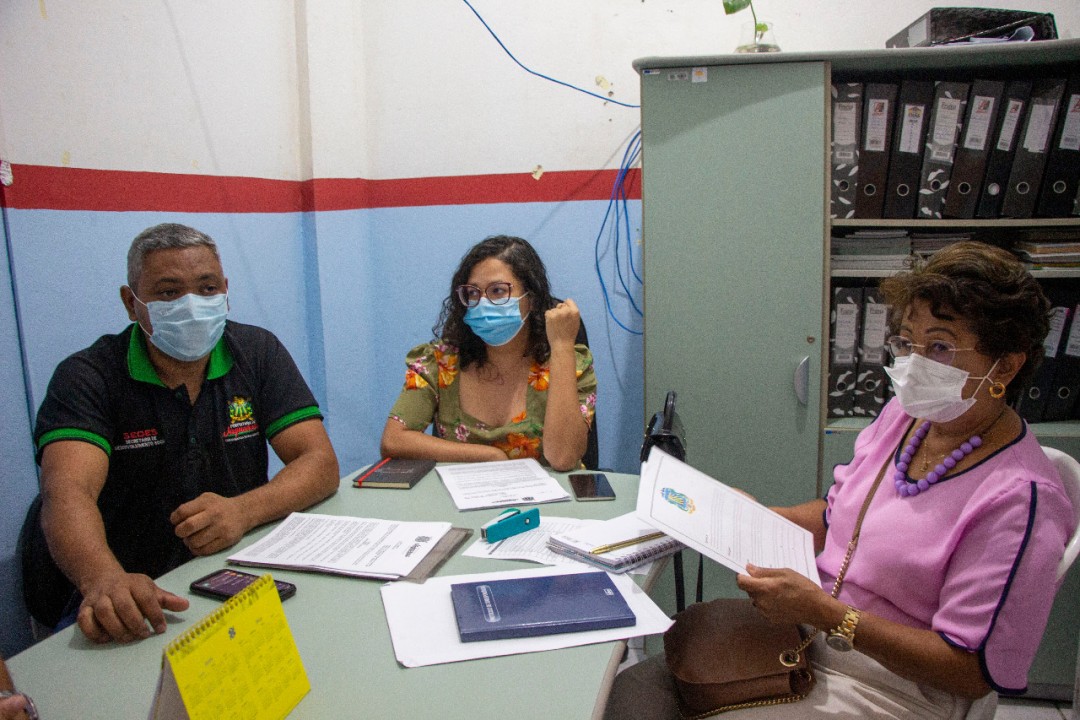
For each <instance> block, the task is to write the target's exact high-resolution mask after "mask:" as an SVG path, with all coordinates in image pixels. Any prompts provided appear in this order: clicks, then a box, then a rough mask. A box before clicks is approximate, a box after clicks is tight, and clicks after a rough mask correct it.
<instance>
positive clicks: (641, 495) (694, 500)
mask: <svg viewBox="0 0 1080 720" xmlns="http://www.w3.org/2000/svg"><path fill="white" fill-rule="evenodd" d="M637 514H638V517H640V518H641V519H642V520H644V521H645V522H647V523H648V524H649V525H652V526H653V527H655V528H656V529H657V530H662V531H663V532H665V533H667V534H668V535H670V536H671V537H673V538H676V539H677V540H681V541H682V542H683V543H685V544H686V545H689V546H690V547H692V548H693V549H695V550H697V551H698V552H700V553H702V554H703V555H705V556H706V557H709V558H711V559H713V560H715V561H716V562H718V563H720V564H721V565H724V566H726V567H729V568H731V569H732V570H734V571H736V572H739V573H745V572H746V566H747V564H751V565H757V566H758V567H766V568H791V569H792V570H794V571H796V572H798V573H800V574H801V575H805V576H806V577H808V578H810V579H811V580H813V581H814V582H816V583H818V584H819V585H820V584H821V579H820V576H819V575H818V571H817V563H816V562H815V560H814V536H813V535H812V534H811V533H810V532H809V531H808V530H806V529H804V528H801V527H799V526H798V525H796V524H795V523H793V522H791V521H790V520H788V519H786V518H783V517H781V516H780V515H777V514H776V513H775V512H773V511H772V510H770V509H768V508H767V507H765V506H764V505H762V504H761V503H759V502H757V501H756V500H752V499H750V498H749V497H747V496H746V495H743V494H742V493H740V492H738V491H737V490H734V489H732V488H730V487H728V486H727V485H724V484H723V483H721V482H719V481H718V480H715V479H714V478H711V477H709V476H708V475H706V474H705V473H703V472H700V471H698V470H695V469H694V468H692V467H690V466H689V465H687V464H686V463H684V462H680V461H679V460H676V459H675V458H673V457H671V456H670V455H668V454H667V453H665V452H663V451H662V450H658V449H656V448H653V450H652V452H651V453H650V454H649V459H648V460H647V461H646V462H644V463H642V464H641V485H640V486H639V488H638V498H637Z"/></svg>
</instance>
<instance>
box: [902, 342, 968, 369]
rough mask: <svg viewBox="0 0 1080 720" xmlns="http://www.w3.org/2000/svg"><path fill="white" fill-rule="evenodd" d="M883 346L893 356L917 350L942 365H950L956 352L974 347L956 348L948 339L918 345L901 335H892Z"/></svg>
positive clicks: (905, 354)
mask: <svg viewBox="0 0 1080 720" xmlns="http://www.w3.org/2000/svg"><path fill="white" fill-rule="evenodd" d="M885 347H887V348H888V349H889V352H890V353H892V355H893V357H898V358H899V357H907V356H908V355H910V354H911V353H912V352H916V351H917V352H918V353H919V354H920V355H922V356H923V357H925V358H927V359H929V360H933V361H934V362H939V363H941V364H942V365H952V364H953V360H955V359H956V353H958V352H970V351H972V350H974V349H975V348H958V347H956V346H955V345H953V344H952V343H951V342H949V341H948V340H931V341H930V342H928V343H926V344H925V345H920V344H919V343H916V342H912V341H911V340H910V339H908V338H906V337H904V336H903V335H893V336H892V337H890V338H889V339H888V340H886V341H885Z"/></svg>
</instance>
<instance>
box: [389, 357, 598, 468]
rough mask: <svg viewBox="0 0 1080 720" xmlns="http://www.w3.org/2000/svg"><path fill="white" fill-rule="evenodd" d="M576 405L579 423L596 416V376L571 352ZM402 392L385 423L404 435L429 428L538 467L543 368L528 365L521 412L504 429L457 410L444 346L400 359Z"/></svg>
mask: <svg viewBox="0 0 1080 720" xmlns="http://www.w3.org/2000/svg"><path fill="white" fill-rule="evenodd" d="M574 351H575V355H576V357H575V361H576V366H577V368H576V370H577V390H578V402H579V406H580V409H581V415H582V416H583V417H584V418H585V422H587V423H589V424H592V419H593V415H594V414H595V412H596V373H595V372H593V359H592V353H590V352H589V348H587V347H586V346H584V345H576V346H574ZM405 366H406V370H405V387H404V388H403V389H402V391H401V395H400V396H398V399H397V402H395V403H394V407H393V408H392V409H391V410H390V417H391V418H393V419H394V420H397V421H398V422H400V423H401V424H402V425H404V426H405V427H406V428H408V429H409V430H419V431H423V430H425V429H426V428H427V427H428V426H429V425H431V424H432V423H433V422H434V423H435V433H436V434H437V435H438V436H439V437H442V438H445V439H447V440H457V441H458V442H464V443H476V444H481V445H494V446H495V447H497V448H499V449H501V450H502V451H503V452H505V453H506V456H507V457H508V458H510V459H518V458H535V459H536V460H539V461H541V462H543V451H542V448H541V446H542V442H543V436H544V412H545V410H546V409H547V389H548V383H549V382H550V378H551V371H550V369H549V368H548V366H547V365H546V364H545V365H541V364H539V363H536V362H534V363H533V365H532V370H531V372H530V373H529V385H528V387H527V388H526V389H525V412H523V413H521V414H520V415H518V416H517V417H515V418H513V419H512V420H511V421H510V424H509V425H503V426H501V427H491V426H489V425H485V424H484V423H482V422H480V421H479V420H477V419H476V418H474V417H472V416H471V415H468V414H466V413H465V412H464V411H463V410H462V409H461V400H460V397H459V395H458V393H459V390H460V388H461V386H460V384H459V383H458V382H457V379H458V373H459V368H458V350H457V348H456V347H454V346H453V345H449V344H446V343H442V342H439V343H425V344H423V345H417V346H416V347H414V348H413V349H412V350H410V351H409V354H408V355H407V356H406V358H405Z"/></svg>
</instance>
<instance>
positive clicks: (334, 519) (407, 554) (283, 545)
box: [228, 513, 450, 580]
mask: <svg viewBox="0 0 1080 720" xmlns="http://www.w3.org/2000/svg"><path fill="white" fill-rule="evenodd" d="M449 531H450V523H448V522H400V521H396V520H373V519H371V518H357V517H343V516H338V515H316V514H312V513H293V514H292V515H289V517H287V518H285V520H284V521H283V522H282V523H281V524H280V525H278V526H277V527H276V528H274V530H273V531H272V532H271V533H270V534H269V535H267V536H266V537H264V538H263V539H262V540H259V541H258V542H256V543H255V544H253V545H251V546H249V547H247V548H244V549H243V550H241V551H240V552H238V553H234V554H232V555H230V556H229V558H228V560H229V562H231V563H234V564H236V565H251V566H255V567H273V568H287V569H293V570H313V571H317V572H324V573H330V574H333V575H351V576H354V577H370V578H382V579H386V580H396V579H398V578H400V577H403V576H405V575H408V574H409V573H411V572H412V571H413V569H414V568H415V567H416V566H417V565H418V564H419V563H420V561H421V560H423V559H424V557H425V556H426V555H427V554H428V553H429V552H431V550H432V549H433V548H435V546H436V545H437V544H438V542H439V540H441V539H442V537H443V536H444V535H446V534H447V533H448V532H449Z"/></svg>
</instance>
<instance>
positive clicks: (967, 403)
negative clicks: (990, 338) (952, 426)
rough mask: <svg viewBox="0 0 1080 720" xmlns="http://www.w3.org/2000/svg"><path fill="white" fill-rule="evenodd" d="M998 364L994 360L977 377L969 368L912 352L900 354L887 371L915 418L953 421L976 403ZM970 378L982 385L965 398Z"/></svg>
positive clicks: (899, 396)
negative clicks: (904, 355) (983, 386)
mask: <svg viewBox="0 0 1080 720" xmlns="http://www.w3.org/2000/svg"><path fill="white" fill-rule="evenodd" d="M996 367H997V361H996V360H995V361H994V364H993V366H992V367H991V368H990V370H989V372H987V373H986V375H983V376H982V377H977V378H973V377H971V373H969V372H968V371H967V370H961V369H960V368H955V367H952V366H950V365H943V364H942V363H939V362H936V361H934V360H930V359H929V358H925V357H923V356H922V355H917V354H914V353H913V354H911V355H908V356H907V357H898V358H896V359H895V360H894V361H893V366H892V367H887V368H885V372H886V373H887V374H888V375H889V378H891V379H892V385H893V390H895V391H896V397H897V399H898V400H899V401H900V407H902V408H903V409H904V412H905V413H907V414H908V415H910V416H911V417H914V418H926V419H927V420H929V421H930V422H949V421H950V420H955V419H956V418H958V417H960V416H961V415H963V414H964V413H966V412H967V411H968V410H970V409H971V407H972V406H973V405H974V404H975V396H976V395H977V394H978V393H979V388H981V387H982V384H983V382H985V381H986V380H988V379H989V378H990V373H992V372H993V371H994V368H996ZM968 380H979V381H980V382H979V387H977V388H975V392H973V393H971V397H969V398H964V396H963V392H964V385H965V383H967V381H968Z"/></svg>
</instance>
